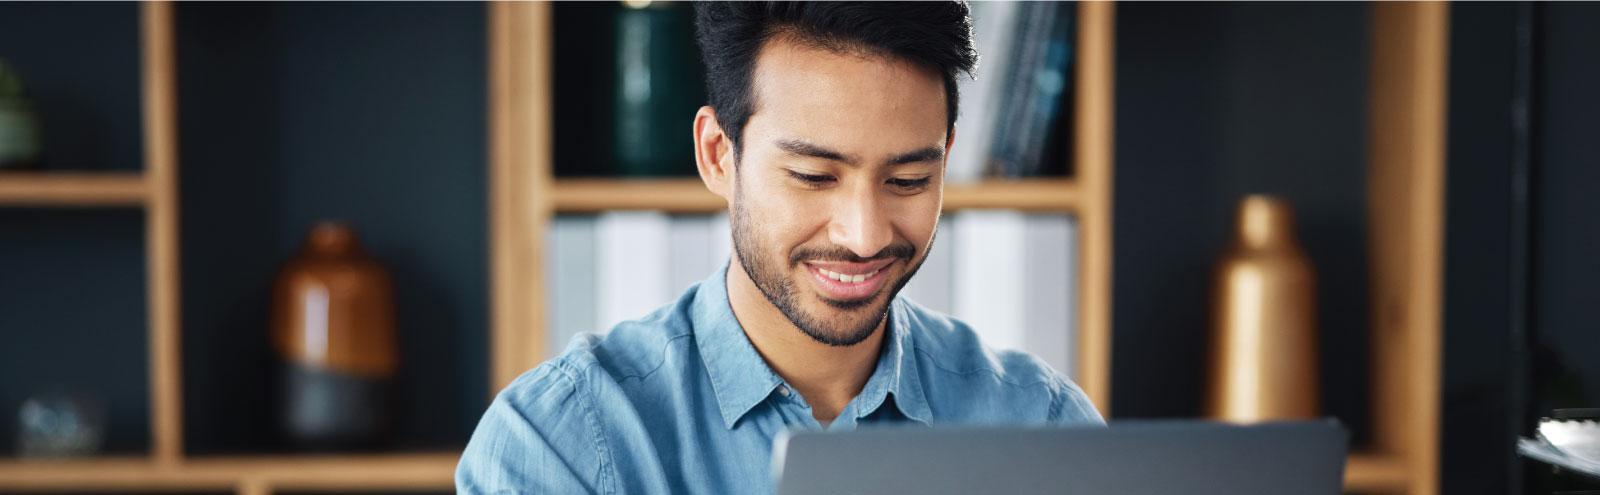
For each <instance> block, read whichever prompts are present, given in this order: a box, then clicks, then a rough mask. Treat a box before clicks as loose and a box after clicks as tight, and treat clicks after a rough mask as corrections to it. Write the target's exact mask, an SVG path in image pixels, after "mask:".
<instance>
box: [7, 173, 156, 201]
mask: <svg viewBox="0 0 1600 495" xmlns="http://www.w3.org/2000/svg"><path fill="white" fill-rule="evenodd" d="M149 198H150V187H149V183H148V182H147V181H146V180H145V176H144V174H143V173H140V172H4V173H0V205H4V206H23V207H67V208H105V207H143V206H145V203H146V202H147V201H148V200H149Z"/></svg>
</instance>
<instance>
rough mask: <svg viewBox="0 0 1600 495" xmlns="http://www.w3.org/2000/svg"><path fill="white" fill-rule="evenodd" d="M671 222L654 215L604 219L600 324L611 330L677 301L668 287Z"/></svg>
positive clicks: (600, 224) (599, 230) (600, 226)
mask: <svg viewBox="0 0 1600 495" xmlns="http://www.w3.org/2000/svg"><path fill="white" fill-rule="evenodd" d="M669 230H671V220H670V219H669V218H668V217H667V215H666V214H663V213H660V212H654V211H613V212H607V213H603V214H601V215H600V217H599V218H598V219H597V220H596V224H595V232H596V236H595V237H596V242H597V243H598V245H597V246H596V247H597V248H598V256H597V257H596V258H597V261H598V265H597V266H596V272H597V273H596V274H595V281H596V287H595V289H596V291H597V292H596V296H597V298H598V300H597V303H598V304H597V305H596V306H597V307H596V308H595V309H596V311H595V320H596V323H597V324H598V325H599V328H600V329H602V330H605V331H609V330H610V329H611V327H614V326H616V325H617V324H618V323H621V322H624V321H628V320H633V319H637V318H640V317H643V316H645V315H647V314H649V313H650V312H651V311H654V310H655V309H656V308H657V307H660V306H661V305H663V304H666V303H667V302H670V301H671V300H672V292H671V289H669V288H668V286H667V280H668V277H669V276H670V272H669V271H668V268H667V267H669V266H671V264H672V259H671V258H670V257H669V254H668V250H669V247H668V244H669V242H670V236H669V234H668V231H669Z"/></svg>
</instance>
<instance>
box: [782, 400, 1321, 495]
mask: <svg viewBox="0 0 1600 495" xmlns="http://www.w3.org/2000/svg"><path fill="white" fill-rule="evenodd" d="M1348 439H1349V434H1348V433H1347V432H1346V431H1345V430H1344V428H1343V427H1342V426H1340V425H1339V423H1338V422H1337V421H1335V420H1331V419H1329V420H1320V421H1304V422H1281V423H1265V424H1258V425H1251V426H1239V425H1229V424H1223V423H1209V422H1199V421H1152V422H1117V423H1113V424H1112V425H1111V426H1110V427H1107V428H1100V427H1055V428H977V427H952V428H922V427H885V428H876V429H861V430H856V431H851V432H840V433H830V432H817V431H812V432H799V433H786V434H781V435H779V436H778V438H777V439H776V443H775V444H774V445H773V459H772V469H773V471H772V472H773V476H774V477H775V478H776V480H777V485H778V494H779V495H823V494H828V495H835V494H851V493H862V494H866V493H871V494H885V493H917V494H930V495H938V494H963V495H965V494H973V493H1007V494H1033V493H1049V494H1092V495H1146V494H1162V495H1167V494H1173V493H1183V494H1193V495H1203V494H1218V495H1221V494H1227V495H1267V494H1274V495H1277V494H1284V493H1294V494H1305V495H1324V494H1325V495H1337V494H1339V493H1341V489H1342V485H1343V479H1344V460H1345V450H1346V447H1347V443H1348V441H1349V440H1348Z"/></svg>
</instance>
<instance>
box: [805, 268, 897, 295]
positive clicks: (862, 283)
mask: <svg viewBox="0 0 1600 495" xmlns="http://www.w3.org/2000/svg"><path fill="white" fill-rule="evenodd" d="M894 261H895V260H893V259H888V260H878V261H874V262H870V263H843V262H808V263H806V264H805V265H806V271H808V272H811V280H812V282H814V283H815V284H816V286H817V289H818V290H819V291H820V292H822V295H823V296H824V297H827V298H829V299H834V300H840V301H852V300H860V299H864V298H867V297H872V296H875V295H877V293H878V291H879V289H881V288H882V287H883V285H884V281H885V280H887V279H888V275H887V273H886V271H885V270H884V269H885V268H887V267H888V266H889V265H891V264H893V263H894Z"/></svg>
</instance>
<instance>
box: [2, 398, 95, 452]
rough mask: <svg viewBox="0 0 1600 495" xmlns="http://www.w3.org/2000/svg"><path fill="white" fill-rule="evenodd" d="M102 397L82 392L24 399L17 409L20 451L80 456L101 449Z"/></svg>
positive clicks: (18, 445) (18, 447) (18, 450)
mask: <svg viewBox="0 0 1600 495" xmlns="http://www.w3.org/2000/svg"><path fill="white" fill-rule="evenodd" d="M105 423H106V419H105V410H104V409H103V408H102V407H101V405H100V401H98V400H95V399H94V398H92V397H88V396H82V395H69V394H65V393H48V394H41V395H38V396H35V397H30V398H28V399H27V400H24V401H22V407H20V408H18V409H17V454H18V455H19V456H22V457H78V456H87V455H92V454H94V453H96V452H99V451H100V442H101V440H102V438H103V437H104V432H105Z"/></svg>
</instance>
